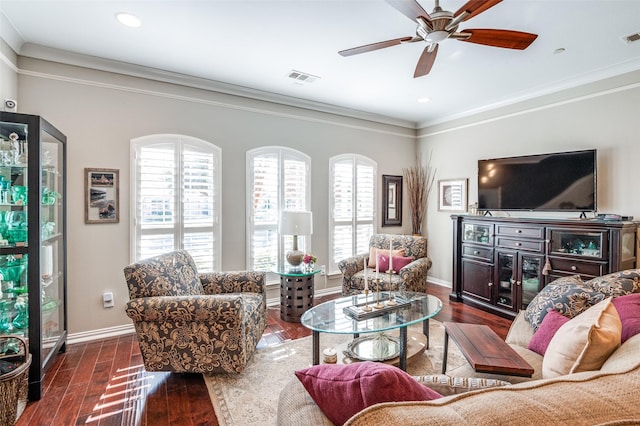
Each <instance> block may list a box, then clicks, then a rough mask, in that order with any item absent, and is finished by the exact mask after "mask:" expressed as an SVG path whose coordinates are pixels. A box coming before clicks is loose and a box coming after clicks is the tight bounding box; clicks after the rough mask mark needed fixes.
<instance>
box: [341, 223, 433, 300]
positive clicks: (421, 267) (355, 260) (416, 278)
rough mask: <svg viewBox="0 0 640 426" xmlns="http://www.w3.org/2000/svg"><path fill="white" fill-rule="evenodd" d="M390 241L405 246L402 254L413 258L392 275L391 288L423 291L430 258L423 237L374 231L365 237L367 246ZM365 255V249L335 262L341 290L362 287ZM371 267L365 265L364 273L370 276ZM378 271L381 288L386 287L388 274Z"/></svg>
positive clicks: (353, 290) (351, 291)
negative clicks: (368, 236) (361, 252)
mask: <svg viewBox="0 0 640 426" xmlns="http://www.w3.org/2000/svg"><path fill="white" fill-rule="evenodd" d="M390 241H393V249H394V250H397V249H402V248H404V250H405V256H412V257H414V258H415V260H414V261H413V262H411V263H410V264H408V265H407V266H405V267H403V268H402V269H400V271H398V274H393V275H392V279H391V282H392V285H393V289H398V288H402V289H404V290H407V291H418V292H422V293H424V292H425V291H426V289H427V272H428V271H429V269H431V259H430V258H428V257H427V239H426V238H425V237H421V236H412V235H391V234H374V235H372V236H371V239H370V240H369V248H371V247H377V248H380V249H385V250H389V242H390ZM368 257H369V253H363V254H359V255H357V256H354V257H350V258H347V259H344V260H342V261H340V262H339V263H338V268H339V269H340V272H342V294H343V295H345V296H347V295H350V294H358V293H362V291H364V260H365V258H368ZM374 273H375V268H374V269H371V268H369V269H368V271H367V277H372V276H373V274H374ZM380 275H381V284H382V286H381V288H380V289H381V290H388V289H389V276H388V275H387V274H382V271H380Z"/></svg>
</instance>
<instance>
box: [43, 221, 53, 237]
mask: <svg viewBox="0 0 640 426" xmlns="http://www.w3.org/2000/svg"><path fill="white" fill-rule="evenodd" d="M55 230H56V223H55V222H43V223H42V238H43V239H45V240H46V239H47V238H49V237H51V236H52V235H53V233H54V232H55Z"/></svg>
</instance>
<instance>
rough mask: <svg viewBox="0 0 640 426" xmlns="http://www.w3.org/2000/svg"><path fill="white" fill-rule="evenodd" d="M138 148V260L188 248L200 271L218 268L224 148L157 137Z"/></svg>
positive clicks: (136, 143) (135, 232)
mask: <svg viewBox="0 0 640 426" xmlns="http://www.w3.org/2000/svg"><path fill="white" fill-rule="evenodd" d="M157 141H160V142H157ZM133 150H134V155H133V157H134V159H135V160H134V166H133V170H132V176H133V177H134V182H133V190H132V194H131V205H132V211H133V216H134V218H133V219H134V220H133V222H134V226H133V228H134V229H133V235H134V238H133V246H132V256H133V261H137V260H140V259H145V258H148V257H151V256H156V255H159V254H162V253H166V252H168V251H171V250H176V249H185V250H187V251H189V253H190V254H191V256H192V257H193V258H194V260H195V262H196V265H197V267H198V271H200V272H211V271H214V270H216V269H219V268H220V248H219V247H220V223H219V211H220V204H219V200H220V191H219V185H220V182H219V180H220V178H219V176H220V151H219V149H218V148H217V147H215V146H213V145H211V144H208V143H206V142H204V141H199V140H196V139H192V138H187V137H176V136H173V137H169V136H166V135H158V136H148V137H144V138H139V139H136V140H134V141H133Z"/></svg>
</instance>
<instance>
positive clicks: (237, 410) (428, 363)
mask: <svg viewBox="0 0 640 426" xmlns="http://www.w3.org/2000/svg"><path fill="white" fill-rule="evenodd" d="M410 330H414V331H421V330H422V325H421V324H419V325H414V326H411V327H410ZM429 336H430V343H429V349H427V350H426V351H425V352H424V353H423V354H421V355H418V356H416V357H415V358H413V359H411V360H410V361H409V362H408V363H407V372H408V373H409V374H412V375H426V374H439V373H440V372H441V368H442V352H443V346H444V327H443V326H442V324H441V323H440V322H438V321H435V320H430V321H429ZM350 339H351V336H350V335H336V334H320V348H321V350H322V349H324V348H329V347H340V346H344V345H345V344H346V343H347V342H348V341H349V340H350ZM465 362H466V361H465V360H464V358H463V356H462V354H461V353H460V351H459V350H458V348H457V346H456V345H455V344H453V343H452V344H450V345H449V357H448V360H447V370H449V369H451V368H454V367H458V366H460V365H462V364H463V363H465ZM310 365H311V337H304V338H302V339H296V340H293V341H289V342H285V343H283V344H281V345H278V346H271V347H268V348H264V349H258V350H257V351H256V352H255V353H254V355H253V357H252V358H251V360H250V362H249V363H248V364H247V367H246V368H245V370H244V371H243V372H242V374H233V375H232V374H218V375H205V376H204V380H205V383H206V385H207V389H208V390H209V395H210V396H211V402H212V403H213V408H214V410H215V413H216V417H217V418H218V422H219V423H220V425H221V426H245V425H275V424H276V414H277V409H278V395H279V394H280V391H281V390H282V389H283V388H284V387H285V386H286V384H287V382H288V381H289V380H291V379H292V378H293V377H295V376H294V374H293V373H294V371H296V370H299V369H302V368H306V367H309V366H310Z"/></svg>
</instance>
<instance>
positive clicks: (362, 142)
mask: <svg viewBox="0 0 640 426" xmlns="http://www.w3.org/2000/svg"><path fill="white" fill-rule="evenodd" d="M18 65H19V68H20V74H19V78H18V88H19V93H20V108H19V110H20V112H24V113H31V114H39V115H42V116H43V117H45V118H46V119H47V120H48V121H50V122H51V123H52V124H54V125H55V126H56V127H58V128H59V129H60V130H61V131H62V132H63V133H64V134H65V135H66V136H67V138H68V163H67V176H68V195H67V197H66V203H67V209H68V242H69V244H68V245H69V247H68V271H69V274H68V293H69V294H68V318H69V331H70V333H72V334H73V333H81V332H87V331H91V330H96V329H103V328H108V327H117V326H121V325H127V324H130V323H131V322H130V320H129V319H128V318H127V317H126V316H125V314H124V304H125V302H126V301H127V300H128V295H127V291H126V284H125V281H124V278H123V273H122V269H123V267H124V266H125V265H127V264H128V263H129V261H130V258H129V223H130V219H131V217H130V214H129V192H130V191H129V143H130V140H131V139H133V138H137V137H140V136H144V135H149V134H160V133H173V134H184V135H189V136H193V137H196V138H200V139H203V140H206V141H210V142H212V143H214V144H216V145H218V146H219V147H220V148H222V167H223V170H222V182H223V189H222V197H223V202H222V229H223V231H222V234H223V235H222V247H223V255H222V269H223V270H234V269H245V257H246V253H245V240H246V236H245V229H246V227H245V200H246V196H245V153H246V151H247V150H249V149H252V148H256V147H259V146H265V145H282V146H287V147H291V148H295V149H298V150H300V151H302V152H304V153H306V154H308V155H309V156H311V159H312V164H311V186H312V191H313V193H312V206H311V207H312V210H313V213H314V227H313V228H314V235H313V240H312V244H313V252H314V253H315V254H316V255H317V256H318V258H319V263H320V264H323V263H326V259H327V257H328V245H327V240H328V239H327V235H328V202H327V200H328V196H329V188H328V165H329V158H330V157H332V156H334V155H337V154H342V153H360V154H363V155H366V156H368V157H370V158H372V159H373V160H374V161H376V162H377V164H378V174H379V175H380V176H381V175H383V174H391V175H401V174H402V168H403V167H406V166H407V165H408V164H412V162H413V161H414V158H415V152H416V144H415V131H414V130H411V129H406V128H402V127H396V126H391V125H386V124H377V123H373V122H370V121H365V120H358V119H352V118H346V117H339V116H336V115H331V114H326V113H318V112H313V111H310V110H305V109H301V108H293V107H286V106H283V105H277V104H272V103H267V102H261V101H255V100H250V99H246V98H240V97H235V96H230V95H223V94H220V93H213V92H209V91H205V90H200V89H194V88H188V87H183V86H178V85H173V84H166V83H160V82H154V81H150V80H145V79H141V78H134V77H126V76H123V75H118V74H115V73H107V72H102V71H95V70H90V69H86V68H80V67H75V66H68V65H61V64H58V63H54V62H48V61H41V60H35V59H30V58H26V57H20V58H19V61H18ZM85 167H104V168H115V169H119V170H120V205H121V208H122V210H121V212H120V223H117V224H98V225H95V224H93V225H86V224H85V223H84V204H83V203H84V198H83V189H84V186H83V185H84V182H83V176H84V175H83V169H84V168H85ZM381 184H382V178H381V177H380V178H379V186H381ZM378 196H379V197H380V194H379V195H378ZM379 200H380V198H379ZM403 211H404V217H403V225H404V226H403V227H391V228H387V227H385V228H380V229H379V231H380V232H388V233H410V232H411V226H410V220H409V209H408V205H407V203H406V197H405V203H404V209H403ZM380 222H381V218H380V217H379V218H378V226H380ZM339 278H340V277H332V279H331V280H329V283H328V285H329V286H339V285H340V280H339ZM323 287H324V280H323V279H322V277H316V289H317V290H322V289H323ZM104 291H112V292H113V293H114V298H115V303H116V307H115V308H112V309H103V308H102V302H101V295H102V293H103V292H104ZM277 295H278V293H277V291H276V289H275V288H274V289H271V290H270V291H269V294H268V297H277Z"/></svg>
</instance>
